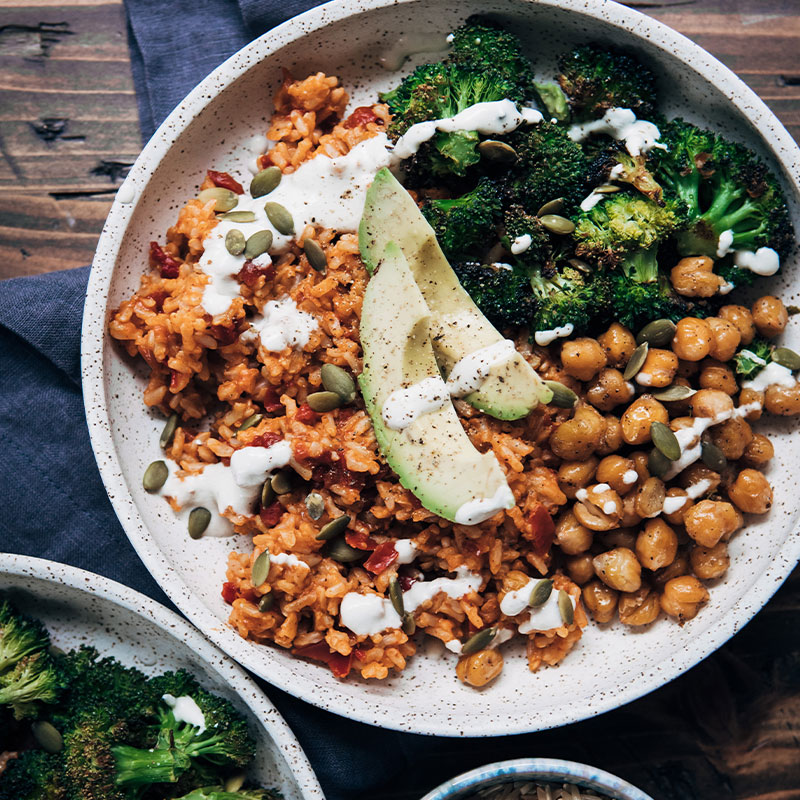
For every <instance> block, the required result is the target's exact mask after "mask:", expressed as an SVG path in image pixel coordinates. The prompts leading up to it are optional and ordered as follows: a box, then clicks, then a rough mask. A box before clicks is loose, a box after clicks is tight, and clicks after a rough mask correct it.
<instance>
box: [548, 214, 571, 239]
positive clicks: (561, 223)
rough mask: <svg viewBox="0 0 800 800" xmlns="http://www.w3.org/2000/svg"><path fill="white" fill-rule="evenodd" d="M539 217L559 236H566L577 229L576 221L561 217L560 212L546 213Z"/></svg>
mask: <svg viewBox="0 0 800 800" xmlns="http://www.w3.org/2000/svg"><path fill="white" fill-rule="evenodd" d="M539 219H540V221H541V223H542V225H544V227H545V228H547V230H549V231H550V232H551V233H556V234H558V235H559V236H566V235H567V234H568V233H572V231H574V230H575V223H574V222H573V221H572V220H571V219H567V218H566V217H560V216H559V215H558V214H545V215H544V216H543V217H539Z"/></svg>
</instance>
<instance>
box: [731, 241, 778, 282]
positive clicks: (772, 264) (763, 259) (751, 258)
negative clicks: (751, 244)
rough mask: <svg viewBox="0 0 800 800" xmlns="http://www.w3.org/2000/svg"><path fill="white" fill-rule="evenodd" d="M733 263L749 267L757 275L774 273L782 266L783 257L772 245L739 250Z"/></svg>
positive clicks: (734, 256)
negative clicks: (753, 249)
mask: <svg viewBox="0 0 800 800" xmlns="http://www.w3.org/2000/svg"><path fill="white" fill-rule="evenodd" d="M733 263H734V264H736V266H737V267H739V268H740V269H749V270H750V272H754V273H755V274H756V275H762V276H765V275H774V274H775V273H776V272H777V271H778V270H779V269H780V268H781V259H780V256H779V255H778V253H777V252H776V251H775V250H773V249H772V248H771V247H759V248H758V250H756V251H755V253H754V252H753V251H752V250H737V251H736V252H735V253H734V254H733Z"/></svg>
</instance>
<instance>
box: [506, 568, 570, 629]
mask: <svg viewBox="0 0 800 800" xmlns="http://www.w3.org/2000/svg"><path fill="white" fill-rule="evenodd" d="M539 580H540V579H539V578H531V579H530V580H528V582H527V583H526V584H525V585H524V586H522V587H521V588H520V589H515V590H514V591H511V592H507V593H506V594H505V596H504V597H503V599H502V600H501V601H500V611H501V612H502V613H503V614H505V615H506V616H507V617H516V616H517V615H518V614H522V613H523V612H524V611H528V612H529V615H528V618H527V619H525V620H523V621H522V622H520V623H519V632H520V633H522V634H527V633H533V632H534V631H536V632H539V631H549V630H553V629H554V628H560V627H561V626H562V625H563V624H564V622H563V620H562V619H561V612H560V611H559V609H558V591H557V590H555V589H553V591H552V592H550V596H549V597H548V598H547V601H546V602H545V603H543V604H542V605H541V606H538V607H537V608H531V605H530V598H531V592H532V591H533V587H534V586H536V584H537V583H538V582H539ZM569 599H570V602H571V603H572V608H573V609H574V608H575V598H574V597H573V596H572V595H569Z"/></svg>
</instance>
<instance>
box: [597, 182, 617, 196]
mask: <svg viewBox="0 0 800 800" xmlns="http://www.w3.org/2000/svg"><path fill="white" fill-rule="evenodd" d="M621 189H622V187H621V186H617V185H616V184H615V183H602V184H600V186H598V187H597V188H596V189H595V190H594V191H596V192H597V193H598V194H614V192H618V191H620V190H621Z"/></svg>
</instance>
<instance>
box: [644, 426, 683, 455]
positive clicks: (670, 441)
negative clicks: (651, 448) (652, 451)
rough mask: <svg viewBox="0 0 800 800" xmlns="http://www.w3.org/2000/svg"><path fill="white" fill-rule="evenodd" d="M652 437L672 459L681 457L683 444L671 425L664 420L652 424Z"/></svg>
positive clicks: (658, 446)
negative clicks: (681, 444)
mask: <svg viewBox="0 0 800 800" xmlns="http://www.w3.org/2000/svg"><path fill="white" fill-rule="evenodd" d="M650 438H651V439H652V440H653V444H654V445H655V446H656V447H657V448H658V449H659V450H660V451H661V452H662V453H663V454H664V455H665V456H666V457H667V458H668V459H669V460H670V461H677V460H678V459H679V458H680V457H681V446H680V443H679V442H678V439H677V437H676V436H675V434H674V433H673V432H672V430H671V429H670V427H669V425H665V424H664V423H663V422H658V421H655V422H652V423H651V424H650Z"/></svg>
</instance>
